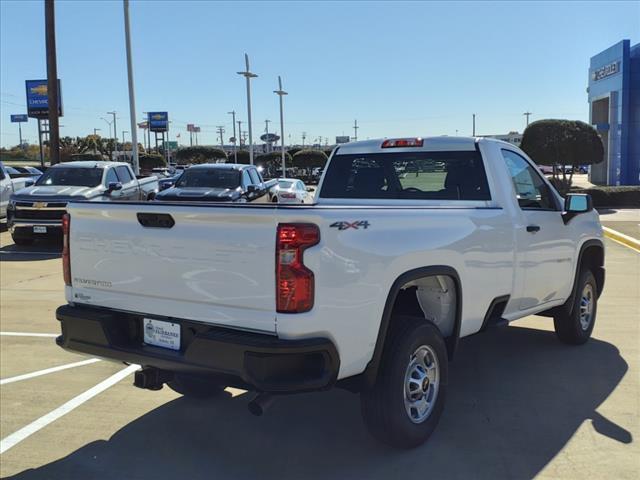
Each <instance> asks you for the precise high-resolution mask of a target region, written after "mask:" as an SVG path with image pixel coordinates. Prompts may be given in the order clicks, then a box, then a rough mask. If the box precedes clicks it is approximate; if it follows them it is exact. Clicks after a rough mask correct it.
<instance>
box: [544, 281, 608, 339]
mask: <svg viewBox="0 0 640 480" xmlns="http://www.w3.org/2000/svg"><path fill="white" fill-rule="evenodd" d="M588 292H590V298H591V300H590V302H591V314H590V315H589V317H588V321H587V320H586V318H587V317H586V316H585V317H583V310H584V308H585V305H583V301H584V297H586V296H587V295H589V293H588ZM597 292H598V286H597V284H596V279H595V278H594V276H593V273H591V270H588V269H585V270H582V271H581V272H580V275H579V276H578V284H577V285H576V297H575V298H574V299H573V308H572V309H571V313H567V310H565V309H561V311H560V312H559V313H558V314H556V315H555V316H554V317H553V326H554V328H555V330H556V335H558V338H559V339H560V341H561V342H563V343H567V344H569V345H582V344H583V343H585V342H586V341H587V340H589V338H590V337H591V332H593V327H594V325H595V323H596V314H597V311H598V293H597ZM582 320H584V321H582ZM585 324H586V325H585Z"/></svg>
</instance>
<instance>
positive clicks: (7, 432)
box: [0, 231, 640, 480]
mask: <svg viewBox="0 0 640 480" xmlns="http://www.w3.org/2000/svg"><path fill="white" fill-rule="evenodd" d="M606 267H607V285H606V288H605V293H604V295H603V296H602V297H601V299H600V304H599V312H598V321H597V323H596V327H595V330H594V338H593V339H592V340H591V341H590V342H589V343H588V344H587V345H584V346H581V347H567V346H564V345H562V344H560V343H559V342H558V341H557V340H556V338H555V335H554V333H553V330H552V323H551V321H550V319H546V318H542V317H529V318H526V319H524V320H521V321H518V322H516V323H515V324H513V325H512V326H509V327H505V328H501V329H495V330H492V331H489V332H487V333H484V334H480V335H476V336H473V337H470V338H467V339H464V340H462V342H461V348H460V350H459V354H458V356H457V358H456V360H455V361H454V362H453V364H452V365H451V371H450V387H449V397H448V400H447V407H446V410H445V413H444V415H443V418H442V420H441V422H440V425H439V427H438V429H437V430H436V433H435V434H434V436H433V437H432V438H431V440H430V441H429V442H428V444H426V445H424V446H422V447H420V448H418V449H415V450H412V451H396V450H391V449H388V448H386V447H384V446H381V445H379V444H377V443H376V442H375V441H374V440H373V439H372V438H371V437H369V436H368V435H367V433H366V432H365V429H364V426H363V423H362V420H361V418H360V411H359V400H358V397H357V396H355V395H353V394H350V393H348V392H345V391H341V390H333V391H330V392H326V393H316V394H307V395H297V396H291V397H285V398H282V399H281V400H279V401H278V402H276V404H275V405H274V406H273V408H272V409H271V410H270V411H269V412H267V414H266V415H265V416H263V417H260V418H256V417H253V416H251V415H250V414H249V413H248V411H247V408H246V407H247V403H248V401H249V399H250V394H244V392H242V391H240V390H229V391H228V392H227V394H226V395H224V396H223V397H221V398H218V399H216V400H214V401H195V400H189V399H185V398H182V397H180V396H179V395H178V394H176V393H174V392H173V391H171V390H169V389H168V388H164V389H163V390H161V391H159V392H149V391H143V390H139V389H136V388H134V387H133V386H132V385H131V384H132V375H131V374H130V371H125V370H124V369H125V368H126V367H125V366H123V365H119V364H115V363H109V362H105V361H91V362H87V361H86V360H88V359H87V357H82V356H80V355H74V354H71V353H67V352H64V351H63V350H61V349H60V348H58V347H57V346H56V345H55V343H54V338H53V337H54V336H55V334H57V333H58V332H59V326H58V322H57V321H56V320H55V317H54V311H55V308H56V307H57V306H59V305H61V304H63V303H64V295H63V282H62V274H61V263H60V260H59V258H58V254H57V247H56V246H55V245H46V244H36V245H34V246H33V247H29V248H20V249H18V248H16V247H15V246H13V245H12V243H11V239H10V236H9V234H8V233H7V232H6V231H3V232H2V233H0V287H1V290H0V291H1V297H0V331H2V332H3V334H2V335H1V336H0V356H1V357H0V378H1V379H2V387H1V388H0V405H1V413H2V415H1V420H0V438H1V439H2V450H4V453H2V454H1V456H0V475H1V476H2V477H3V478H5V477H6V478H13V479H21V480H22V479H47V480H49V479H83V480H84V479H109V480H112V479H120V478H127V479H151V478H152V479H165V478H166V479H169V478H171V479H176V478H189V479H197V478H225V479H226V478H296V479H300V478H305V479H307V478H340V479H343V478H381V479H382V478H390V477H391V476H395V475H398V474H402V475H407V476H411V477H414V476H415V477H418V476H420V477H426V478H433V479H441V478H460V479H469V478H491V479H495V478H513V479H525V478H533V477H536V478H554V479H558V478H561V479H564V478H580V479H582V478H616V479H625V478H629V479H637V478H638V477H639V475H640V473H639V472H640V446H639V445H640V278H639V277H640V253H637V252H636V251H633V250H632V249H630V248H627V247H625V246H622V245H620V244H618V243H615V242H613V241H609V240H607V258H606ZM11 333H15V334H19V335H12V334H11ZM27 334H49V335H45V336H29V335H27ZM78 362H82V363H80V364H77V363H78ZM69 364H77V365H75V366H71V367H70V368H66V369H62V370H58V371H54V372H50V373H45V374H42V375H38V376H29V374H33V373H34V372H41V371H42V370H45V369H50V368H54V367H60V366H67V365H69ZM23 375H24V376H25V377H21V376H23ZM105 381H106V383H105ZM111 384H113V385H111Z"/></svg>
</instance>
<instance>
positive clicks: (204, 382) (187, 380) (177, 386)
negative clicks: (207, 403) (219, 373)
mask: <svg viewBox="0 0 640 480" xmlns="http://www.w3.org/2000/svg"><path fill="white" fill-rule="evenodd" d="M167 385H168V386H169V388H170V389H171V390H173V391H174V392H177V393H180V394H182V395H184V396H185V397H190V398H211V397H214V396H216V395H218V394H220V393H221V392H222V391H223V390H224V389H225V387H224V386H223V385H220V384H219V383H218V382H216V381H215V380H212V379H208V378H204V377H198V376H192V375H186V374H183V373H176V374H175V375H174V377H173V380H171V381H170V382H167Z"/></svg>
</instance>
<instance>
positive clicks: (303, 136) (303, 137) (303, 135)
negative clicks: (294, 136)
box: [302, 132, 307, 149]
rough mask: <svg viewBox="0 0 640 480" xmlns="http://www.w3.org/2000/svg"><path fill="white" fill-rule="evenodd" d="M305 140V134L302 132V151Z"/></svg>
mask: <svg viewBox="0 0 640 480" xmlns="http://www.w3.org/2000/svg"><path fill="white" fill-rule="evenodd" d="M305 138H307V132H302V148H303V149H304V139H305Z"/></svg>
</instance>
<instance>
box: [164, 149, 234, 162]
mask: <svg viewBox="0 0 640 480" xmlns="http://www.w3.org/2000/svg"><path fill="white" fill-rule="evenodd" d="M175 158H176V160H177V161H178V163H216V162H218V161H222V162H226V161H227V154H226V152H225V151H224V150H221V149H219V148H216V147H205V146H200V145H199V146H195V147H185V148H181V149H179V150H178V151H176V153H175Z"/></svg>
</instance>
